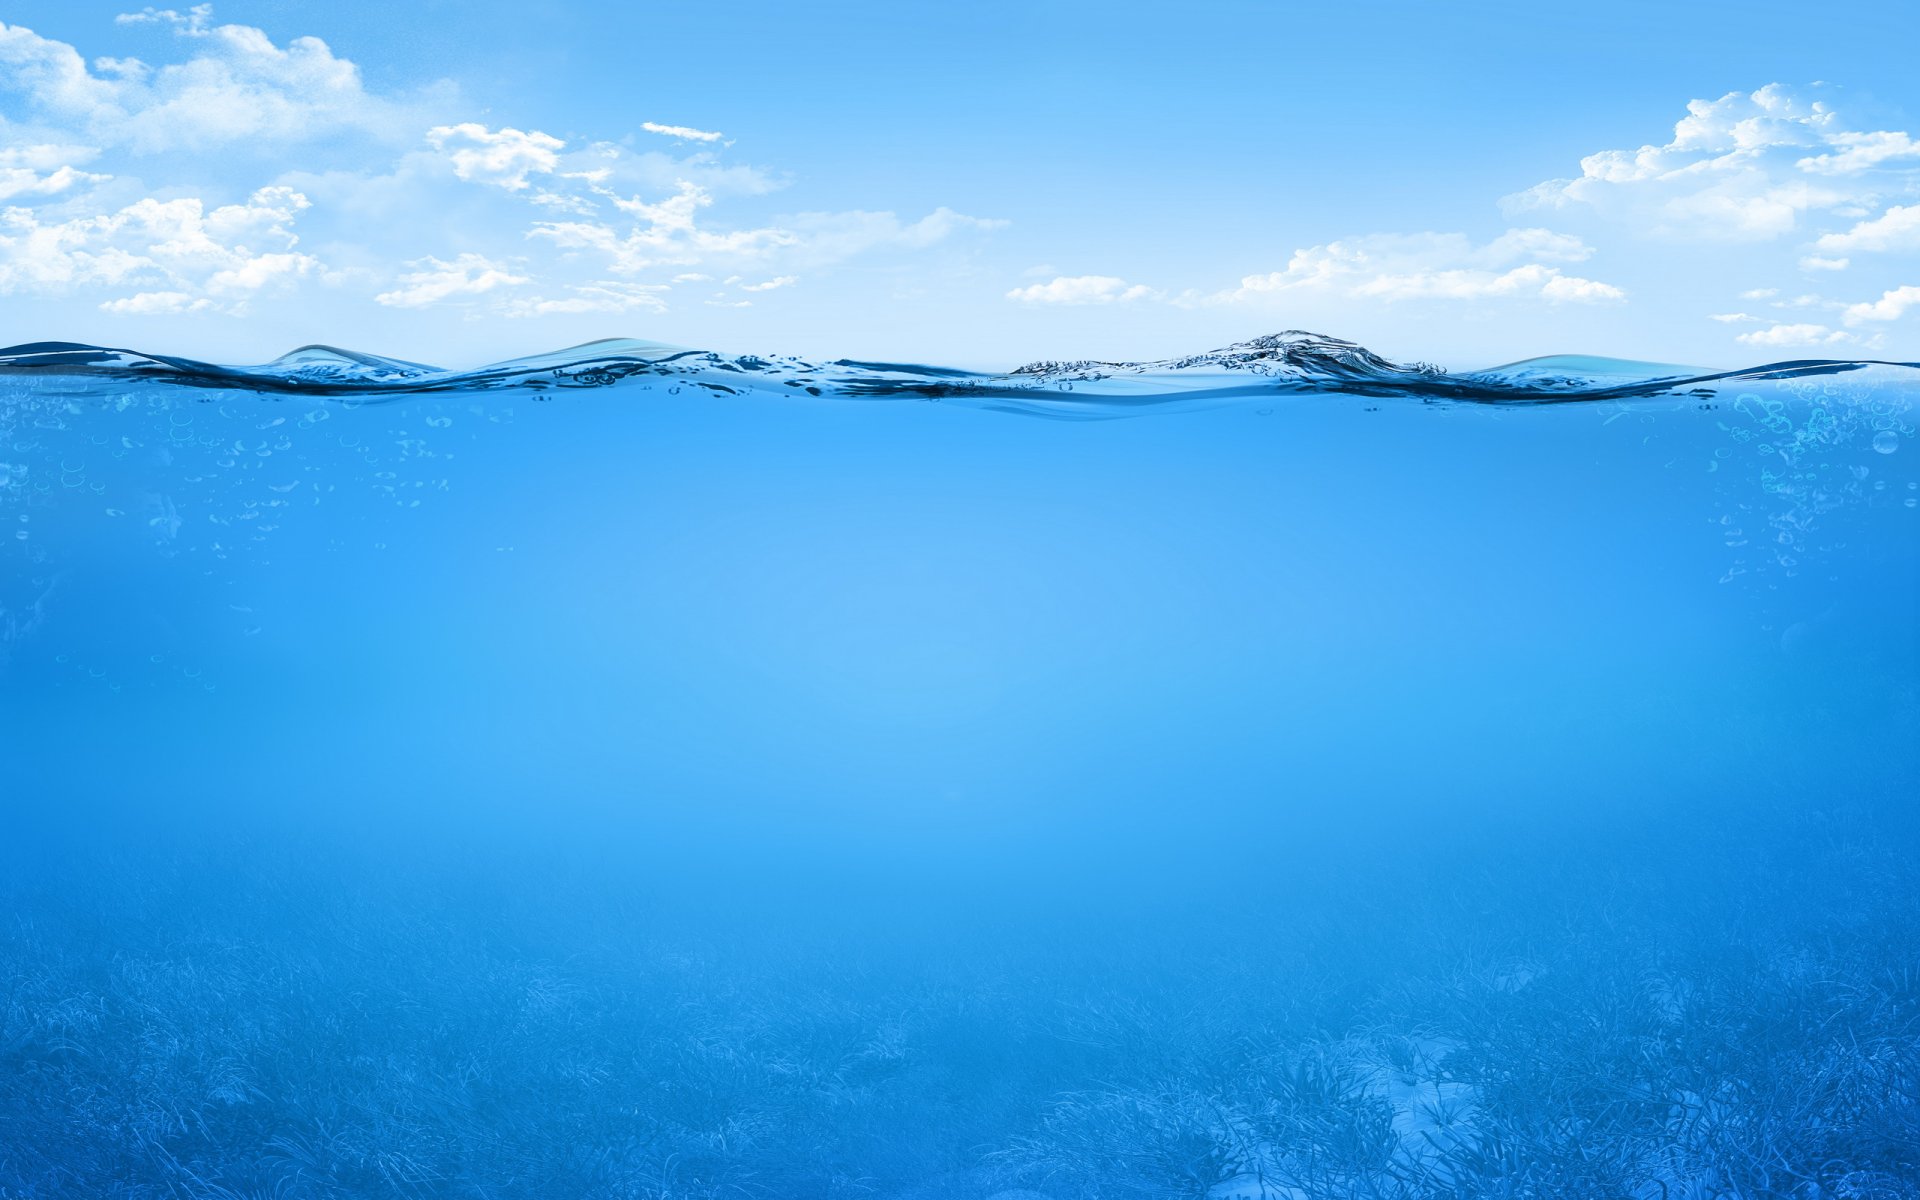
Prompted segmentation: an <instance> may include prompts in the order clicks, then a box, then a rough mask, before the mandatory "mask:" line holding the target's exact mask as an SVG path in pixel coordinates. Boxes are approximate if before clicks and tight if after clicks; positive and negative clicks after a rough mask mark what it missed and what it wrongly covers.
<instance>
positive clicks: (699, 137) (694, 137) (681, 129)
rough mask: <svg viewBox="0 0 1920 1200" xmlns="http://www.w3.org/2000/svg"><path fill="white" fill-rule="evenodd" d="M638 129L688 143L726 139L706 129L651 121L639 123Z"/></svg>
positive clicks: (723, 135)
mask: <svg viewBox="0 0 1920 1200" xmlns="http://www.w3.org/2000/svg"><path fill="white" fill-rule="evenodd" d="M640 128H642V129H644V130H646V131H647V132H648V133H658V134H662V135H664V136H666V137H671V138H679V139H680V140H681V141H688V142H717V141H719V140H720V139H721V138H724V137H726V136H727V135H726V134H724V133H715V132H713V131H712V130H708V129H694V128H692V127H690V126H687V125H661V124H657V123H656V122H653V121H642V122H640Z"/></svg>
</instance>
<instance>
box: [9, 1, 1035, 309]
mask: <svg viewBox="0 0 1920 1200" xmlns="http://www.w3.org/2000/svg"><path fill="white" fill-rule="evenodd" d="M117 23H118V24H119V25H120V26H122V27H123V29H124V30H125V33H124V34H123V36H128V37H135V38H139V39H141V42H142V45H141V53H142V55H143V58H144V61H143V58H134V57H122V58H106V57H92V58H88V57H85V56H83V55H82V53H81V52H80V50H78V49H76V48H75V47H74V46H72V45H69V44H67V43H65V42H61V41H58V40H55V39H52V38H48V37H42V36H40V35H39V34H37V33H35V32H34V31H32V30H31V29H27V28H24V27H20V26H14V25H7V24H4V23H0V206H11V207H5V208H0V292H4V293H16V294H17V293H26V292H33V293H37V294H62V295H64V294H79V295H84V296H85V299H86V300H87V302H89V303H91V304H94V305H102V306H105V308H106V310H107V311H110V312H114V313H122V314H139V313H156V312H199V311H221V312H237V311H240V310H241V309H243V308H245V307H246V306H247V305H248V303H249V302H250V301H252V300H256V299H258V298H260V297H265V296H268V295H276V294H281V293H284V292H287V291H289V290H291V289H292V287H293V286H294V285H297V284H299V283H300V282H301V281H302V280H307V281H321V280H324V281H325V282H326V283H327V284H328V285H329V286H334V287H342V288H345V287H350V286H358V287H364V288H365V293H366V295H365V298H366V299H371V300H374V301H377V302H378V303H379V304H381V305H384V306H386V307H388V308H395V307H398V308H419V307H429V306H432V305H435V304H461V305H465V306H469V307H472V308H474V309H476V310H477V309H481V308H485V309H488V310H490V311H494V312H499V313H502V314H506V315H543V314H550V313H569V312H574V313H587V312H619V311H633V310H645V309H650V308H657V307H660V306H662V305H664V304H665V303H666V300H665V298H664V297H665V296H666V295H668V294H669V290H668V285H667V283H666V280H667V279H668V278H674V279H676V280H678V279H679V277H681V276H694V275H698V276H710V277H718V276H725V275H727V274H730V273H742V274H744V275H745V278H746V279H748V280H751V281H753V282H747V283H739V282H738V281H736V282H735V284H733V285H731V286H735V287H738V288H740V289H741V290H740V291H738V292H735V293H733V294H734V295H750V294H755V293H758V292H761V291H773V290H776V289H779V288H785V287H791V286H793V285H794V283H795V282H797V280H798V279H799V278H800V276H801V275H802V274H806V273H810V272H813V271H816V270H821V269H828V268H831V267H833V266H834V265H837V264H839V263H842V262H845V261H848V260H850V259H853V258H856V257H861V256H872V257H874V258H887V257H891V258H905V257H909V256H916V255H920V254H923V253H925V252H927V251H930V250H932V249H934V248H936V247H944V246H948V245H954V244H956V243H961V242H962V239H963V238H967V237H969V236H971V235H976V234H981V233H985V232H988V231H991V230H993V229H996V228H999V227H1001V226H1002V225H1004V224H1005V222H1001V221H994V220H988V219H983V218H978V217H972V216H968V215H966V214H962V213H959V212H955V211H954V210H952V209H949V208H936V209H934V210H933V211H932V212H928V213H925V214H924V215H918V216H907V217H902V216H899V215H896V214H895V213H892V212H887V211H883V210H877V209H875V210H868V209H856V210H852V211H841V212H799V213H796V214H792V215H787V216H780V217H771V216H767V215H764V214H756V217H757V219H755V218H740V217H737V216H736V215H735V214H734V212H732V211H731V210H730V207H729V206H731V205H732V204H734V202H735V201H736V200H738V199H739V198H742V197H758V196H763V195H766V194H768V193H771V192H773V191H775V190H777V189H778V188H779V187H781V186H783V183H784V178H783V176H781V175H780V174H779V173H777V172H769V171H767V170H764V169H762V168H759V167H756V166H752V165H748V164H742V163H730V162H725V161H722V155H723V154H725V153H727V151H728V149H729V147H730V146H731V143H730V142H727V141H726V140H725V138H724V136H723V135H722V134H720V133H718V132H715V131H711V130H706V129H700V128H695V127H692V126H686V125H670V124H663V123H659V122H648V123H645V124H644V125H642V126H641V129H642V130H644V131H645V132H648V133H654V134H659V135H661V138H662V140H661V141H660V142H658V143H656V144H657V145H658V146H660V147H664V148H662V149H646V150H640V149H634V148H633V147H632V146H630V145H627V144H623V143H621V142H616V141H593V142H585V141H580V140H578V139H568V140H563V139H562V138H560V137H556V136H554V135H551V134H548V133H545V132H543V131H541V130H540V129H538V128H535V127H531V126H528V125H527V124H525V123H524V122H521V123H519V124H517V125H516V124H515V123H512V122H508V121H499V122H495V121H492V120H489V121H486V122H484V123H483V122H481V121H476V120H472V119H461V118H462V117H463V116H464V114H463V113H462V112H461V110H460V109H459V108H458V107H456V105H455V103H454V101H455V99H456V95H455V93H454V92H453V91H452V90H451V88H450V85H444V86H441V87H440V88H438V89H437V90H430V91H428V92H426V93H422V94H420V95H418V96H403V95H398V94H393V93H385V94H383V93H378V92H374V91H370V90H369V89H368V87H367V86H366V82H365V80H364V79H363V78H362V75H361V72H360V70H359V69H358V67H356V66H355V64H354V63H353V62H352V61H350V60H349V59H347V58H344V57H342V56H340V55H337V54H335V52H334V51H333V50H332V49H331V48H330V47H329V46H328V45H327V44H326V43H325V42H322V41H320V40H318V39H316V38H311V37H294V38H291V39H287V40H275V38H272V37H269V36H268V35H267V34H266V33H265V32H264V31H262V30H260V29H257V28H253V27H251V26H246V25H236V24H222V23H220V22H218V21H217V20H216V19H215V17H214V11H213V9H212V7H211V6H209V5H206V4H196V5H193V6H191V7H187V6H185V5H179V4H176V6H175V7H171V8H161V7H150V8H145V9H142V10H141V11H138V12H128V13H124V14H122V15H121V16H120V17H119V18H118V19H117ZM614 132H616V133H621V132H624V131H614ZM665 139H675V140H677V141H679V142H682V143H686V145H684V146H681V147H674V145H673V143H672V142H670V141H667V140H665ZM242 171H247V172H254V171H260V172H262V173H263V174H265V176H266V177H268V178H278V179H279V180H281V181H282V182H283V183H288V184H291V183H292V182H294V181H298V185H299V186H298V188H297V189H296V188H293V187H285V188H281V189H278V190H277V191H276V190H273V189H269V190H265V191H260V192H256V193H255V194H254V198H253V199H252V200H249V201H247V202H245V203H243V204H240V205H232V204H229V205H226V206H224V207H221V206H219V205H218V200H217V199H214V198H217V197H222V196H224V195H236V196H237V195H245V194H247V193H246V188H247V186H248V185H251V184H253V183H255V182H257V178H258V177H255V178H253V179H239V178H236V177H235V176H236V175H238V174H239V173H240V172H242ZM143 195H144V196H147V197H148V198H147V199H145V200H142V199H141V197H142V196H143ZM309 195H311V196H312V197H313V202H312V203H310V202H309V200H308V196H309ZM201 196H206V197H209V199H207V200H202V199H199V198H198V197H201ZM276 196H277V197H278V198H277V199H276V198H275V197H276ZM308 208H312V209H313V210H314V211H312V212H303V210H306V209H308ZM241 213H246V214H251V215H249V216H246V217H245V219H242V218H241V217H240V216H237V215H236V214H241ZM295 213H301V214H302V215H301V216H300V218H299V224H300V227H301V228H302V230H303V231H310V232H309V233H308V237H309V239H310V240H312V241H313V242H314V243H315V244H316V245H323V246H325V247H326V258H327V259H328V261H329V263H332V264H336V266H335V269H332V270H328V269H324V268H323V267H322V264H321V263H320V261H319V259H318V258H316V257H315V256H314V255H313V254H312V253H309V252H307V250H306V248H305V247H296V245H295V241H296V239H295V238H294V235H293V232H292V229H293V223H294V214H295ZM960 249H961V250H964V246H962V247H961V248H960ZM956 252H959V251H956ZM395 263H405V264H408V265H407V266H404V267H400V268H398V269H397V274H396V273H395V270H396V269H395V268H393V267H392V266H391V265H390V264H395ZM503 264H506V265H503ZM368 280H384V282H383V283H381V284H380V285H379V286H365V283H364V281H368ZM374 293H377V294H374Z"/></svg>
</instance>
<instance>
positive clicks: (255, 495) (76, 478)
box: [0, 379, 513, 689]
mask: <svg viewBox="0 0 1920 1200" xmlns="http://www.w3.org/2000/svg"><path fill="white" fill-rule="evenodd" d="M347 409H356V410H358V411H356V412H352V413H348V412H346V411H343V410H347ZM470 415H471V416H472V417H474V418H475V419H478V420H482V421H488V422H495V423H499V422H506V421H510V420H511V419H512V415H513V410H512V408H511V406H508V405H500V404H492V405H486V406H482V405H480V404H478V403H476V402H474V401H472V400H468V401H466V402H463V403H459V404H455V403H437V402H432V401H427V402H416V403H410V404H407V405H395V406H378V407H374V406H366V405H359V404H355V403H354V402H352V401H342V400H337V399H319V398H312V399H308V398H294V399H287V398H275V397H265V396H261V395H257V394H252V393H243V392H210V391H205V390H199V389H192V388H184V387H173V386H166V385H160V384H153V383H142V384H136V385H131V386H129V385H126V384H120V385H118V386H116V387H115V388H114V389H112V390H106V389H99V390H91V391H89V390H82V389H79V388H76V386H75V385H74V383H73V381H62V380H58V379H17V380H9V381H7V382H6V384H5V385H4V386H0V526H4V527H5V528H6V530H7V533H6V534H5V535H0V537H3V538H4V540H3V541H0V670H5V669H6V666H7V664H8V662H9V661H10V660H11V659H13V658H14V657H15V655H16V654H17V653H18V652H19V651H20V650H21V648H22V647H23V646H24V645H25V644H26V643H27V642H28V641H29V639H37V638H38V636H39V635H40V634H41V633H43V632H44V626H45V624H46V618H47V613H48V606H49V605H50V604H53V603H57V602H58V595H59V591H60V587H61V582H62V579H63V578H64V577H65V576H66V575H67V574H68V573H69V572H68V568H69V567H70V566H71V565H72V564H71V561H70V560H71V558H72V555H73V554H74V553H75V549H74V548H75V547H76V546H80V545H88V544H91V545H95V546H100V545H118V546H121V547H126V546H127V545H128V543H129V541H131V542H132V543H133V544H134V545H136V546H143V547H144V550H145V552H147V553H151V554H153V555H155V556H158V557H159V558H163V559H178V560H181V561H180V563H179V568H178V569H180V570H183V571H194V570H197V571H198V573H200V574H202V575H205V576H209V577H212V578H214V579H216V580H218V581H219V582H220V583H221V584H222V585H223V586H224V587H225V588H226V590H227V591H228V592H229V594H230V595H231V599H232V602H231V603H229V604H227V605H226V606H225V607H226V609H227V611H228V612H230V613H231V614H233V615H234V617H235V619H236V621H237V624H236V627H235V632H236V633H237V634H240V635H252V634H256V633H258V632H260V628H261V627H260V624H259V618H258V617H256V616H255V615H254V608H253V606H252V605H251V604H249V603H248V602H247V597H246V596H245V594H244V593H245V590H246V588H247V586H248V584H247V580H248V578H249V576H248V570H249V569H250V568H259V567H264V566H267V565H269V564H270V563H271V562H272V557H273V552H274V547H275V544H276V541H277V540H278V539H279V535H280V534H281V533H282V532H283V531H284V530H285V529H286V528H287V527H288V526H289V525H290V524H291V523H293V522H297V521H301V520H302V519H304V515H305V514H306V513H309V512H311V511H312V510H314V509H316V508H320V507H322V506H324V505H326V504H327V503H328V502H329V501H330V500H332V499H335V498H337V497H340V496H342V495H343V494H353V493H356V492H357V493H359V494H360V496H361V497H362V498H363V499H368V498H370V499H372V500H374V501H375V502H376V503H384V504H387V505H391V506H392V507H393V508H395V509H400V510H408V509H417V508H419V507H420V506H421V505H422V504H424V503H427V502H428V500H429V498H430V497H432V496H434V495H437V494H440V493H444V492H446V491H448V490H450V488H451V480H450V478H449V471H448V469H447V466H446V460H448V459H450V458H451V457H453V452H452V450H451V449H450V446H449V443H450V442H451V439H452V436H453V435H452V434H450V433H449V432H448V431H449V430H451V429H452V427H453V426H454V425H455V423H456V421H458V420H461V419H463V418H466V417H468V416H470ZM342 418H352V419H342ZM346 536H349V535H348V533H347V532H345V527H343V531H342V532H341V533H340V534H339V535H337V537H336V539H335V540H336V542H337V541H338V538H339V537H346ZM376 548H378V547H376ZM126 552H127V551H126V550H124V549H122V550H121V551H119V553H126ZM78 649H79V648H78V647H44V651H45V653H46V658H47V660H48V661H51V662H54V663H56V664H60V665H62V666H66V667H70V668H71V669H72V670H73V671H74V672H75V673H76V675H77V677H79V678H84V679H88V680H96V681H103V682H104V683H105V684H106V686H109V687H113V688H116V689H117V687H118V684H119V681H120V680H121V679H122V678H124V677H127V675H128V672H127V671H126V670H125V669H123V668H124V667H125V664H120V665H115V664H107V663H89V662H85V661H81V658H82V657H83V656H81V655H78V654H77V651H78ZM137 665H138V667H139V668H140V669H141V670H142V671H144V672H145V673H147V674H148V675H151V674H152V673H153V671H154V669H163V670H164V671H166V672H169V673H172V674H174V675H177V676H178V677H179V678H180V679H181V680H186V681H191V682H193V684H194V686H201V687H207V688H211V687H212V686H213V684H212V682H211V681H208V680H203V679H202V678H201V673H200V671H199V670H198V669H197V668H195V667H194V666H193V665H192V664H187V663H180V662H173V661H170V656H168V655H150V656H143V658H142V661H141V662H140V663H139V664H137Z"/></svg>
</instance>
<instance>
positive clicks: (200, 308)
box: [100, 292, 213, 317]
mask: <svg viewBox="0 0 1920 1200" xmlns="http://www.w3.org/2000/svg"><path fill="white" fill-rule="evenodd" d="M212 307H213V301H211V300H209V299H207V298H206V297H205V296H190V295H188V294H187V293H186V292H140V293H139V294H137V295H133V296H123V297H122V298H120V299H118V300H108V301H106V302H104V303H103V304H101V305H100V311H101V312H109V313H113V314H114V315H116V316H123V317H124V316H141V317H144V316H154V315H158V314H162V313H190V312H204V311H206V310H207V309H210V308H212Z"/></svg>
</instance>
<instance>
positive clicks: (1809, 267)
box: [1800, 254, 1850, 271]
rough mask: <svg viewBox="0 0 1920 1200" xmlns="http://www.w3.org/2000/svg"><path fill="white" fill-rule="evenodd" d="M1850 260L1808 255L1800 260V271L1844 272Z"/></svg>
mask: <svg viewBox="0 0 1920 1200" xmlns="http://www.w3.org/2000/svg"><path fill="white" fill-rule="evenodd" d="M1849 263H1850V260H1848V259H1844V258H1822V257H1821V256H1820V255H1818V254H1808V255H1805V256H1803V257H1802V258H1801V259H1800V269H1801V270H1802V271H1844V270H1846V269H1847V267H1848V265H1849Z"/></svg>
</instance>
